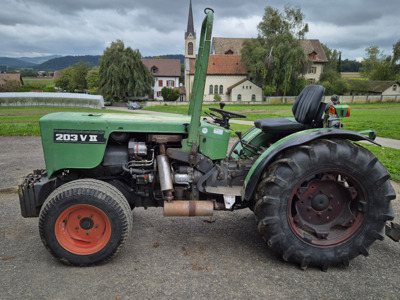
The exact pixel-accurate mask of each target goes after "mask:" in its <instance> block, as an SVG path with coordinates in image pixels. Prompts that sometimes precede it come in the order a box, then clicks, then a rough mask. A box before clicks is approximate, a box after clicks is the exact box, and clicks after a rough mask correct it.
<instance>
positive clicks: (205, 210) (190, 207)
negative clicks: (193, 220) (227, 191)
mask: <svg viewBox="0 0 400 300" xmlns="http://www.w3.org/2000/svg"><path fill="white" fill-rule="evenodd" d="M213 213H214V203H213V202H211V201H195V200H189V201H182V200H175V201H171V202H167V201H164V216H165V217H195V216H212V215H213Z"/></svg>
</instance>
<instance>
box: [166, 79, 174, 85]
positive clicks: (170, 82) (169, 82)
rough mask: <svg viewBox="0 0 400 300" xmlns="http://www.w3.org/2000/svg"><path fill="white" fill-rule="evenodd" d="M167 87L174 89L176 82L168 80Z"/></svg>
mask: <svg viewBox="0 0 400 300" xmlns="http://www.w3.org/2000/svg"><path fill="white" fill-rule="evenodd" d="M167 86H170V87H174V86H175V81H173V80H167Z"/></svg>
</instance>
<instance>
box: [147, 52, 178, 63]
mask: <svg viewBox="0 0 400 300" xmlns="http://www.w3.org/2000/svg"><path fill="white" fill-rule="evenodd" d="M157 57H159V58H161V59H166V58H168V59H179V60H180V61H181V64H183V63H184V62H185V56H184V55H183V54H167V55H157V56H144V57H143V58H157Z"/></svg>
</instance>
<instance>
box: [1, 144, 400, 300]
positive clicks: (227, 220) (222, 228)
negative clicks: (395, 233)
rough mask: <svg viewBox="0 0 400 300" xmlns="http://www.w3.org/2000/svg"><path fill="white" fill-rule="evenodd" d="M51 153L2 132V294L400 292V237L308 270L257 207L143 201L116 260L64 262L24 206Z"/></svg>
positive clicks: (381, 295)
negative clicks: (274, 243)
mask: <svg viewBox="0 0 400 300" xmlns="http://www.w3.org/2000/svg"><path fill="white" fill-rule="evenodd" d="M42 155H43V154H42V149H41V142H40V138H37V137H0V176H1V181H0V205H1V210H0V269H1V272H0V299H216V298H218V299H258V298H260V299H351V298H352V299H399V297H400V244H399V243H395V242H393V241H391V240H390V239H388V238H385V240H384V241H382V242H376V243H375V244H374V245H373V246H372V247H371V251H370V256H369V257H363V256H360V257H357V258H356V259H354V260H352V261H351V263H350V266H349V267H332V268H330V269H329V270H328V272H321V271H320V270H319V269H313V268H311V269H308V270H306V271H302V270H301V269H300V268H299V267H298V266H296V265H292V264H289V263H285V262H283V261H282V260H281V259H280V258H279V257H278V256H277V255H276V254H275V253H274V252H273V251H271V250H270V249H268V248H267V246H266V245H265V242H263V240H262V239H261V237H260V235H259V234H258V233H257V230H256V224H255V220H254V216H253V213H252V212H251V211H250V210H242V211H235V212H216V213H215V215H214V216H213V217H202V218H200V217H196V218H165V217H163V216H162V210H161V209H155V208H153V209H147V210H144V209H141V208H139V209H135V210H134V212H133V218H134V230H133V232H132V234H131V236H130V237H129V239H128V241H127V243H126V244H125V246H124V247H123V249H122V251H121V252H120V253H119V255H118V256H117V257H116V258H115V259H113V260H112V261H111V262H109V263H107V264H104V265H100V266H96V267H89V268H79V267H68V266H64V265H62V264H61V263H59V262H58V261H56V260H55V259H53V257H52V256H51V255H50V254H49V253H48V252H47V251H46V250H45V248H44V247H43V245H42V243H41V241H40V238H39V234H38V226H37V225H38V219H37V218H31V219H24V218H22V217H21V215H20V210H19V203H18V196H17V193H16V184H17V181H18V178H20V177H22V176H24V175H26V174H27V173H29V172H31V171H32V170H33V169H35V168H43V167H44V161H43V157H42ZM394 186H395V189H396V191H397V194H398V195H399V193H400V186H399V185H398V184H395V183H394ZM399 199H400V197H399V196H398V198H397V199H396V200H395V201H394V203H393V204H394V209H395V211H396V213H397V215H400V205H399ZM396 221H397V222H400V221H399V218H398V217H396Z"/></svg>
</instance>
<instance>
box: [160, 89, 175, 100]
mask: <svg viewBox="0 0 400 300" xmlns="http://www.w3.org/2000/svg"><path fill="white" fill-rule="evenodd" d="M161 96H162V97H163V99H164V101H176V100H178V98H179V90H178V89H177V88H169V87H166V86H164V87H163V88H162V90H161Z"/></svg>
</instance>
